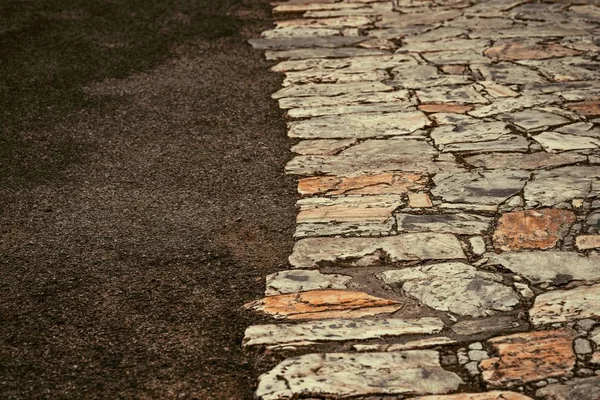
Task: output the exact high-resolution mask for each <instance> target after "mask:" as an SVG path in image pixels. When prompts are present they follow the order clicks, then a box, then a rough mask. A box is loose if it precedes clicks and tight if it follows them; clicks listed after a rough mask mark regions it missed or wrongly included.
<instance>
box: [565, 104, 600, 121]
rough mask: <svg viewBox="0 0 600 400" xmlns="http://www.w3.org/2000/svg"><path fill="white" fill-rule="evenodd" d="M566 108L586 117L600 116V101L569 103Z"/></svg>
mask: <svg viewBox="0 0 600 400" xmlns="http://www.w3.org/2000/svg"><path fill="white" fill-rule="evenodd" d="M565 106H566V107H567V108H569V109H571V110H574V111H577V112H578V113H579V114H581V115H583V116H584V117H597V116H600V100H588V101H582V102H579V103H567V104H565Z"/></svg>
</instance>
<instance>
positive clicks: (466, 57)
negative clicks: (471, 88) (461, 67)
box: [421, 49, 491, 65]
mask: <svg viewBox="0 0 600 400" xmlns="http://www.w3.org/2000/svg"><path fill="white" fill-rule="evenodd" d="M482 50H483V49H482ZM421 56H422V57H423V58H425V59H426V60H427V61H429V62H431V63H433V64H437V65H447V64H471V63H477V64H485V63H490V62H491V60H490V59H489V58H487V57H485V56H482V55H481V53H479V52H477V51H474V50H471V49H468V50H449V51H436V52H432V53H422V54H421Z"/></svg>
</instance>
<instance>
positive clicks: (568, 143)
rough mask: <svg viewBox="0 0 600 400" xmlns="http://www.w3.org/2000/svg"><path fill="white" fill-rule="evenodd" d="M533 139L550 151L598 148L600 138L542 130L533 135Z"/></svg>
mask: <svg viewBox="0 0 600 400" xmlns="http://www.w3.org/2000/svg"><path fill="white" fill-rule="evenodd" d="M533 139H534V140H535V141H536V142H538V143H539V144H541V145H542V147H543V148H544V150H546V151H547V152H550V153H558V152H561V151H570V150H586V149H597V148H600V139H595V138H591V137H586V136H575V135H566V134H562V133H558V132H542V133H540V134H539V135H536V136H534V137H533Z"/></svg>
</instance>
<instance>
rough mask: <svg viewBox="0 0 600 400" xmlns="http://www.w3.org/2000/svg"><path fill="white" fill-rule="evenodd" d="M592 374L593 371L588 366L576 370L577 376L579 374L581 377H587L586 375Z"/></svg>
mask: <svg viewBox="0 0 600 400" xmlns="http://www.w3.org/2000/svg"><path fill="white" fill-rule="evenodd" d="M593 375H594V371H593V370H591V369H588V368H581V369H580V370H579V371H577V376H581V377H587V376H593Z"/></svg>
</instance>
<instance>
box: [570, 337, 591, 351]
mask: <svg viewBox="0 0 600 400" xmlns="http://www.w3.org/2000/svg"><path fill="white" fill-rule="evenodd" d="M574 348H575V353H577V354H590V353H591V352H592V346H591V345H590V342H588V341H587V340H586V339H581V338H578V339H575V342H574Z"/></svg>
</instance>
